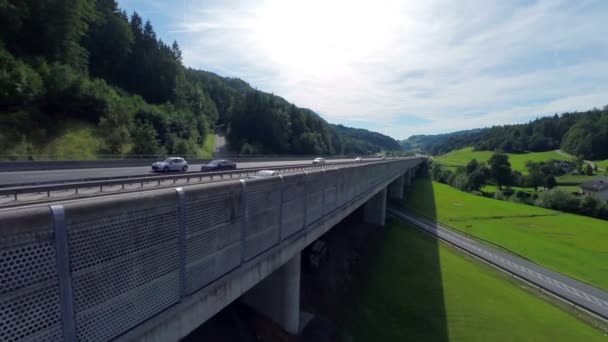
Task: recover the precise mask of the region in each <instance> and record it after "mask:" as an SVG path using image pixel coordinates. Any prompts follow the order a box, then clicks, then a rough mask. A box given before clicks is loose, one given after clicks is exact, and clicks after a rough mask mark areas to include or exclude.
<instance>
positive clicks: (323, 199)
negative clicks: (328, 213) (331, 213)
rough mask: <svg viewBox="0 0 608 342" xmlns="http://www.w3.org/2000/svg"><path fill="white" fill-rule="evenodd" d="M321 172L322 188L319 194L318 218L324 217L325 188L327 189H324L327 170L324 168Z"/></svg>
mask: <svg viewBox="0 0 608 342" xmlns="http://www.w3.org/2000/svg"><path fill="white" fill-rule="evenodd" d="M321 172H322V173H323V177H321V179H322V180H321V181H322V182H323V183H321V189H322V190H321V191H322V194H321V196H322V197H321V217H319V219H320V218H322V217H325V190H327V189H326V186H327V171H326V170H325V169H322V170H321Z"/></svg>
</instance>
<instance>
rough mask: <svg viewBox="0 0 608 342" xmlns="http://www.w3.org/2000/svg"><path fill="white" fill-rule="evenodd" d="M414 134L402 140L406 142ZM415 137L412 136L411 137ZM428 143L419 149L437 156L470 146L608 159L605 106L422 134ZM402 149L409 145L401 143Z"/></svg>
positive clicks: (607, 127) (480, 148) (606, 109)
mask: <svg viewBox="0 0 608 342" xmlns="http://www.w3.org/2000/svg"><path fill="white" fill-rule="evenodd" d="M413 138H415V137H411V138H410V139H408V140H406V141H405V143H410V140H412V139H413ZM414 140H415V139H414ZM423 140H425V141H428V142H429V143H426V144H424V143H422V144H420V145H419V146H420V148H421V149H422V150H423V151H424V152H426V153H430V154H434V155H439V154H444V153H447V152H449V151H451V150H455V149H460V148H463V147H467V146H473V147H474V149H475V150H480V151H481V150H487V151H492V150H496V149H498V150H502V151H504V152H508V153H522V152H526V151H532V152H542V151H549V150H555V149H562V150H564V151H566V152H568V153H570V154H573V155H576V156H583V157H584V158H585V159H592V160H599V159H606V158H608V106H604V108H603V109H593V110H589V111H586V112H580V113H563V114H561V115H557V114H556V115H554V116H550V117H543V118H539V119H536V120H534V121H531V122H529V123H526V124H519V125H505V126H494V127H490V128H484V129H480V130H476V131H472V132H457V133H453V134H447V135H436V136H425V139H423ZM402 146H403V147H404V148H406V149H408V147H410V146H411V144H410V145H407V144H404V142H402Z"/></svg>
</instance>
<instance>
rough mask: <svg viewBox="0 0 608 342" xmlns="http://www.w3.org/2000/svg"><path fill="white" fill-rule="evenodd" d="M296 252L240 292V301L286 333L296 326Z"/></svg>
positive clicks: (298, 309) (297, 316) (298, 267)
mask: <svg viewBox="0 0 608 342" xmlns="http://www.w3.org/2000/svg"><path fill="white" fill-rule="evenodd" d="M300 255H301V252H298V253H297V254H296V255H294V257H293V258H291V260H289V261H288V262H287V263H285V264H284V265H283V266H281V267H280V268H279V269H277V270H276V271H274V272H273V273H272V274H271V275H269V276H268V277H267V278H266V279H264V280H262V281H261V282H260V283H258V284H257V285H256V286H254V287H253V288H252V289H251V290H249V291H247V293H245V294H244V295H243V296H242V300H243V302H244V303H246V304H247V305H249V306H250V307H252V308H253V309H255V310H256V311H258V312H260V313H262V314H264V315H266V316H267V317H268V318H270V319H272V320H273V321H275V322H276V323H277V324H279V325H280V326H281V327H282V328H283V329H284V330H285V331H287V332H288V333H290V334H297V333H298V332H299V328H300Z"/></svg>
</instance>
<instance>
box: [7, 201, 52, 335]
mask: <svg viewBox="0 0 608 342" xmlns="http://www.w3.org/2000/svg"><path fill="white" fill-rule="evenodd" d="M21 214H22V215H23V216H24V217H25V219H24V220H23V222H19V221H17V219H16V217H14V215H10V214H7V215H0V233H1V234H0V341H22V340H28V341H61V340H62V328H61V310H60V307H59V283H58V280H57V268H56V264H55V246H54V233H53V227H52V224H51V217H50V213H49V212H48V211H46V210H45V211H41V210H36V211H28V210H23V211H22V213H21Z"/></svg>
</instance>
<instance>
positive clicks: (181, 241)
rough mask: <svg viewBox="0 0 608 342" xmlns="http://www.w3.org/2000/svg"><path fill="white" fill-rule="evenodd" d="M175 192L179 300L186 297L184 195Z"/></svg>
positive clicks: (179, 190) (178, 190) (182, 191)
mask: <svg viewBox="0 0 608 342" xmlns="http://www.w3.org/2000/svg"><path fill="white" fill-rule="evenodd" d="M175 191H176V192H177V251H178V253H179V254H178V258H179V262H178V265H179V294H180V298H184V297H186V296H187V295H188V293H187V287H186V195H185V194H184V189H182V188H176V189H175Z"/></svg>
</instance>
